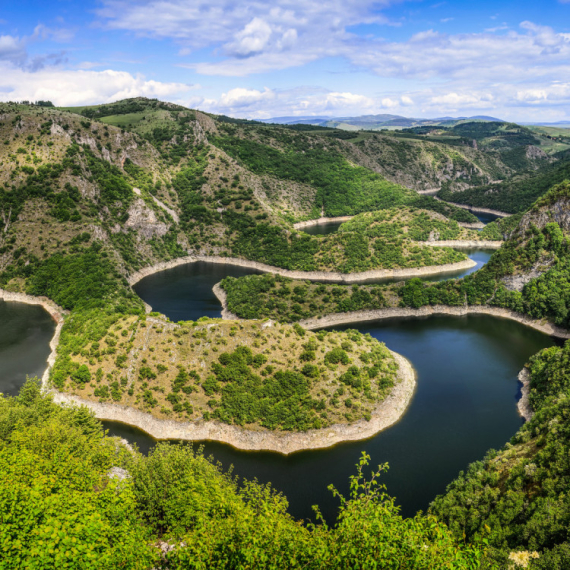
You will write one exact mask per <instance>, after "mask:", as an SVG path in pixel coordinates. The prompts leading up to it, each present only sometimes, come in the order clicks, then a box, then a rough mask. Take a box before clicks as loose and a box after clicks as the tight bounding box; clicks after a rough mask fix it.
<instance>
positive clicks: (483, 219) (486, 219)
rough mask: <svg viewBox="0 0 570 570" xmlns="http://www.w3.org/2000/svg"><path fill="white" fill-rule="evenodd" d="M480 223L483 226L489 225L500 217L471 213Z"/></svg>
mask: <svg viewBox="0 0 570 570" xmlns="http://www.w3.org/2000/svg"><path fill="white" fill-rule="evenodd" d="M471 213H472V214H473V215H474V216H475V217H476V218H477V219H478V220H479V221H480V222H483V223H484V224H489V223H490V222H494V221H495V220H497V219H499V218H501V216H496V215H495V214H481V213H475V212H471Z"/></svg>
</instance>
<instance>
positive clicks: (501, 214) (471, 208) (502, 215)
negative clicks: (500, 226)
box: [434, 196, 513, 218]
mask: <svg viewBox="0 0 570 570" xmlns="http://www.w3.org/2000/svg"><path fill="white" fill-rule="evenodd" d="M434 198H435V199H436V200H439V201H440V202H444V203H446V204H451V205H452V206H457V207H458V208H462V209H463V210H469V211H470V212H472V213H474V212H477V213H478V214H491V215H493V216H498V217H499V218H508V217H509V216H512V215H513V214H508V213H507V212H501V211H500V210H491V209H490V208H478V207H477V206H467V205H466V204H458V203H457V202H448V201H447V200H442V199H441V198H438V197H437V196H434Z"/></svg>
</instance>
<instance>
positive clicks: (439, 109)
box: [0, 0, 570, 121]
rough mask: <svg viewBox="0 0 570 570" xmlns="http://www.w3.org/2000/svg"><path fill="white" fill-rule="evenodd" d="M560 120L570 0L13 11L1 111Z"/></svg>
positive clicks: (569, 46) (173, 1)
mask: <svg viewBox="0 0 570 570" xmlns="http://www.w3.org/2000/svg"><path fill="white" fill-rule="evenodd" d="M137 95H143V96H147V97H157V98H159V99H163V100H169V101H174V102H178V103H181V104H183V105H187V106H190V107H196V108H199V109H202V110H205V111H210V112H214V113H225V114H228V115H232V116H239V117H248V118H268V117H275V116H283V115H328V116H353V115H363V114H378V113H391V114H402V115H406V116H416V117H437V116H443V115H455V116H457V115H478V114H485V115H493V116H498V117H501V118H504V119H510V120H515V121H558V120H570V110H569V109H570V107H569V103H570V0H565V1H562V0H543V1H542V2H540V3H539V2H536V1H534V2H530V1H526V0H519V1H517V2H515V1H505V0H496V1H494V2H491V1H486V0H481V1H478V2H473V1H441V2H440V1H438V0H431V1H424V0H410V1H405V0H400V1H392V0H380V1H379V2H371V1H368V0H344V1H341V0H320V1H315V0H303V1H300V0H274V1H273V2H263V1H259V0H252V1H249V2H247V3H246V2H236V1H234V0H154V1H150V0H148V1H146V0H140V1H129V0H98V1H91V0H85V1H83V2H77V1H75V2H73V1H71V0H59V1H53V0H47V1H45V0H44V1H43V2H40V1H36V0H21V1H17V2H16V1H13V2H7V1H6V0H4V1H3V2H2V7H0V100H21V99H31V100H36V99H50V100H52V101H53V102H54V103H55V104H58V105H85V104H95V103H105V102H110V101H115V100H117V99H121V98H125V97H134V96H137Z"/></svg>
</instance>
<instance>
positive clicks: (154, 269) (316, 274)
mask: <svg viewBox="0 0 570 570" xmlns="http://www.w3.org/2000/svg"><path fill="white" fill-rule="evenodd" d="M468 243H471V242H468ZM469 247H472V246H469ZM482 249H485V248H482ZM197 261H205V262H208V263H217V264H220V265H235V266H237V267H247V268H249V269H256V270H258V271H263V272H265V273H274V274H277V275H282V276H283V277H290V278H292V279H308V280H310V281H327V282H328V281H331V282H336V283H338V282H341V283H354V282H357V281H364V280H367V279H399V278H401V279H408V278H411V277H421V276H425V275H438V274H439V273H450V272H453V271H459V270H461V269H470V268H471V267H475V266H476V265H477V263H476V262H475V261H473V260H472V259H464V260H463V261H458V262H456V263H446V264H444V265H428V266H426V267H408V268H404V269H369V270H368V271H362V272H360V273H338V272H333V271H298V270H293V269H281V268H279V267H273V266H272V265H266V264H265V263H259V262H258V261H249V260H247V259H240V258H237V257H220V256H210V255H189V256H187V257H179V258H177V259H173V260H172V261H163V262H161V263H157V264H156V265H151V266H148V267H145V268H143V269H140V270H139V271H136V272H134V273H132V274H131V275H129V277H128V278H127V281H128V283H129V285H130V286H131V287H132V286H133V285H135V284H136V283H138V282H139V281H140V280H141V279H144V278H145V277H148V276H149V275H154V274H155V273H160V272H161V271H165V270H166V269H172V268H174V267H178V266H179V265H186V264H187V263H195V262H197Z"/></svg>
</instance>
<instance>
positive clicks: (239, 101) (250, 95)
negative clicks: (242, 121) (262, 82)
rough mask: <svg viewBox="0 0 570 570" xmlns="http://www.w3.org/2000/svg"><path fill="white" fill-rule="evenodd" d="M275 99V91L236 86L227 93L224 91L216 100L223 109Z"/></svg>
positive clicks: (244, 106)
mask: <svg viewBox="0 0 570 570" xmlns="http://www.w3.org/2000/svg"><path fill="white" fill-rule="evenodd" d="M274 99H275V92H274V91H272V90H271V89H267V88H265V90H264V91H258V90H256V89H243V88H241V87H236V88H235V89H231V90H230V91H228V92H227V93H224V94H223V95H222V96H221V97H220V100H219V102H218V105H219V106H220V107H221V108H224V109H240V108H248V107H251V106H252V105H259V104H260V103H261V102H264V101H272V100H274Z"/></svg>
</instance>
